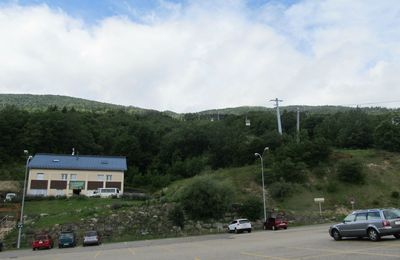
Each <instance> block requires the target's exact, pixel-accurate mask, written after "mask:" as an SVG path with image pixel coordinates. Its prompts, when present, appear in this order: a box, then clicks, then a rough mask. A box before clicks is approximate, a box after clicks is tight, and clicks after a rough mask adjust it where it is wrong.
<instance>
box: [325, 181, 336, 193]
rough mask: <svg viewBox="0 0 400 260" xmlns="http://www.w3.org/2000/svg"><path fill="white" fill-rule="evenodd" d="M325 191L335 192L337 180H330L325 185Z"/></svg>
mask: <svg viewBox="0 0 400 260" xmlns="http://www.w3.org/2000/svg"><path fill="white" fill-rule="evenodd" d="M326 191H327V192H329V193H335V192H337V191H338V184H337V182H334V181H331V182H329V183H328V184H327V185H326Z"/></svg>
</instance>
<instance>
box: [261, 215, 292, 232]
mask: <svg viewBox="0 0 400 260" xmlns="http://www.w3.org/2000/svg"><path fill="white" fill-rule="evenodd" d="M287 227H288V221H287V220H286V218H285V217H284V216H279V215H278V216H276V217H274V218H272V217H271V218H268V219H267V221H266V222H265V223H264V229H271V230H277V229H287Z"/></svg>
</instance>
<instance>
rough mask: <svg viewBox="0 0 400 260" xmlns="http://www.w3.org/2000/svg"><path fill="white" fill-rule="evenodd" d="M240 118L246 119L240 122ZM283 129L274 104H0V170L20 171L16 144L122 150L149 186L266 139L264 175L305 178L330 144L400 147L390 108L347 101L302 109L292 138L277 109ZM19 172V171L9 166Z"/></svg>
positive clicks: (224, 162) (135, 176) (233, 161)
mask: <svg viewBox="0 0 400 260" xmlns="http://www.w3.org/2000/svg"><path fill="white" fill-rule="evenodd" d="M245 118H247V119H249V120H251V126H246V125H245ZM282 125H283V132H284V134H283V136H280V135H279V134H278V133H277V131H276V114H275V112H274V111H273V110H271V111H265V112H261V111H260V112H248V113H247V114H246V115H232V114H220V117H219V120H217V119H216V120H214V121H211V120H210V117H206V116H198V117H196V116H194V114H185V115H183V116H182V117H181V118H179V119H177V118H173V117H170V116H168V115H166V114H164V113H160V112H155V111H153V112H151V111H149V112H147V113H146V114H135V113H130V112H127V111H124V110H109V111H105V112H104V113H96V112H91V111H77V110H76V109H74V108H70V109H68V108H65V107H64V108H59V107H55V106H52V107H49V108H48V109H46V110H44V111H41V110H39V111H31V110H29V111H27V110H23V109H19V108H15V107H4V108H3V109H2V110H1V111H0V163H1V165H2V167H1V172H0V174H1V175H0V177H1V178H2V179H16V178H21V173H23V171H22V170H18V169H20V168H18V167H23V163H24V161H25V159H24V158H25V157H24V155H23V150H29V151H30V153H31V154H35V153H63V154H69V153H71V150H72V148H75V150H76V151H78V152H79V153H80V154H90V155H122V156H127V158H128V172H127V174H126V185H127V186H130V185H134V186H142V187H146V188H149V189H157V188H160V187H164V186H166V185H167V184H169V183H170V182H172V181H173V180H177V179H182V178H187V177H192V176H195V175H197V174H199V173H201V172H202V171H204V170H209V169H220V168H229V167H240V166H245V165H252V164H254V162H255V160H256V158H255V157H254V153H255V152H258V153H262V151H263V149H264V147H266V146H268V147H269V148H270V150H269V156H268V157H267V158H266V165H268V168H270V169H271V172H272V173H273V174H272V175H271V176H270V178H269V181H270V182H271V181H272V182H280V183H281V185H285V184H282V183H304V182H307V181H308V177H307V174H308V172H310V171H312V170H313V169H314V167H316V166H317V165H320V164H323V163H325V162H327V160H328V158H329V156H330V155H331V151H332V149H335V148H358V149H367V148H378V149H384V150H387V151H395V152H398V151H400V124H399V121H398V114H397V112H396V111H390V110H388V111H387V112H386V113H367V112H365V111H364V110H362V109H349V110H347V111H344V112H337V113H332V114H326V113H323V114H322V113H321V114H319V113H309V112H307V111H302V112H301V131H300V135H299V142H297V138H296V113H295V112H292V111H287V110H283V112H282ZM16 172H18V174H17V173H16Z"/></svg>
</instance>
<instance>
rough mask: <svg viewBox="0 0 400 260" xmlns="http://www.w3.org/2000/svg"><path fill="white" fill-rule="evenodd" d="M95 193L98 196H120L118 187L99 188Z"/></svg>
mask: <svg viewBox="0 0 400 260" xmlns="http://www.w3.org/2000/svg"><path fill="white" fill-rule="evenodd" d="M96 195H98V196H100V198H109V197H112V196H117V198H119V197H120V196H121V194H120V193H119V189H118V188H99V189H98V190H97V194H96Z"/></svg>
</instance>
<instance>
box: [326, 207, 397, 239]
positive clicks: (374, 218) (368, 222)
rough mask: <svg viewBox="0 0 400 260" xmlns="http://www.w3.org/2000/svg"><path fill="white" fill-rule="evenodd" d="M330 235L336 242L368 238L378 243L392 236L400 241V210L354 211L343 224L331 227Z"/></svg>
mask: <svg viewBox="0 0 400 260" xmlns="http://www.w3.org/2000/svg"><path fill="white" fill-rule="evenodd" d="M329 235H331V237H333V239H335V240H341V239H342V238H343V237H359V238H361V237H368V238H369V239H370V240H371V241H378V240H380V238H381V237H383V236H390V235H393V236H394V237H395V238H397V239H400V209H366V210H358V211H354V212H353V213H351V214H350V215H348V216H347V217H346V218H345V219H344V220H343V222H342V223H339V224H336V225H333V226H331V227H330V228H329Z"/></svg>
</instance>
